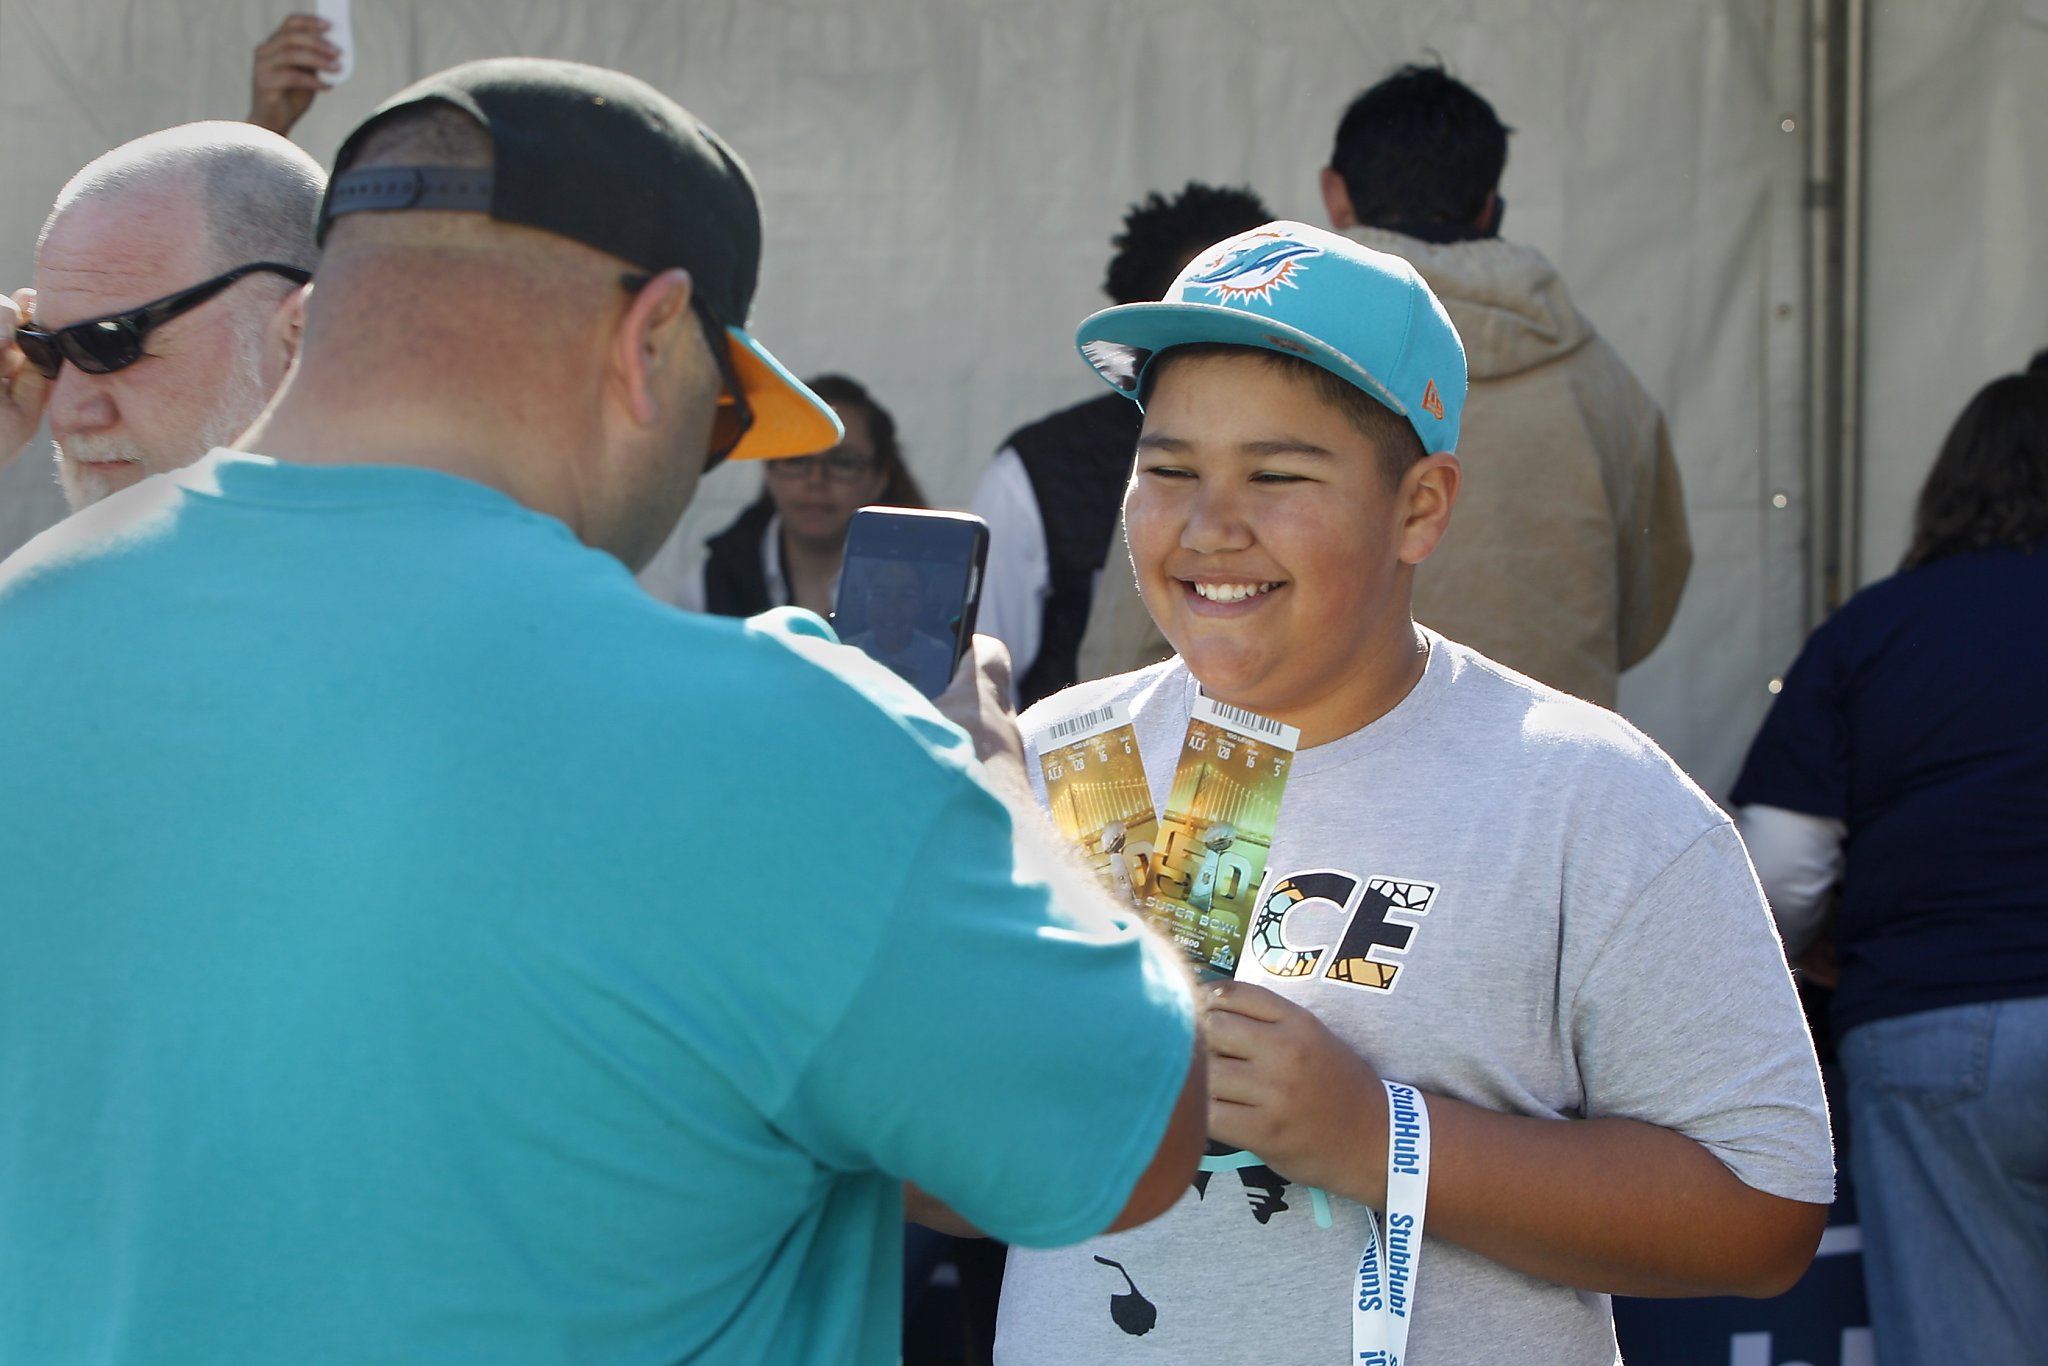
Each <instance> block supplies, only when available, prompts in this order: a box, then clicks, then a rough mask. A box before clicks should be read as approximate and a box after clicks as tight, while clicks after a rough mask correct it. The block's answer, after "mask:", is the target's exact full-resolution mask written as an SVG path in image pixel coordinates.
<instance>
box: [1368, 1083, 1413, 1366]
mask: <svg viewBox="0 0 2048 1366" xmlns="http://www.w3.org/2000/svg"><path fill="white" fill-rule="evenodd" d="M1383 1084H1384V1085H1385V1086H1386V1088H1387V1216H1386V1219H1385V1232H1384V1234H1382V1231H1381V1221H1380V1220H1378V1219H1375V1218H1374V1217H1373V1213H1372V1211H1371V1210H1367V1211H1366V1212H1365V1221H1366V1222H1365V1250H1364V1251H1363V1252H1361V1253H1360V1254H1359V1258H1358V1300H1357V1303H1356V1304H1354V1305H1353V1306H1352V1311H1351V1359H1352V1360H1353V1361H1355V1362H1359V1363H1362V1366H1401V1363H1402V1361H1404V1360H1405V1359H1406V1358H1407V1355H1408V1325H1409V1323H1410V1321H1411V1319H1412V1316H1413V1314H1414V1312H1415V1273H1416V1270H1417V1268H1418V1266H1419V1265H1420V1263H1421V1261H1422V1220H1423V1214H1424V1213H1425V1211H1426V1207H1427V1206H1428V1203H1429V1107H1428V1106H1427V1105H1425V1104H1424V1103H1423V1100H1422V1093H1421V1092H1420V1091H1418V1090H1416V1089H1415V1088H1414V1087H1412V1086H1409V1085H1406V1084H1404V1083H1402V1082H1398V1081H1389V1082H1384V1083H1383Z"/></svg>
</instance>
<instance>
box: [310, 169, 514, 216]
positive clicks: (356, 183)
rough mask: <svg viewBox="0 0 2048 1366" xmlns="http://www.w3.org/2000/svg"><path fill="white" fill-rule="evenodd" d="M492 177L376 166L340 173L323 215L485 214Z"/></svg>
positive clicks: (485, 172) (471, 171) (479, 173)
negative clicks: (406, 211)
mask: <svg viewBox="0 0 2048 1366" xmlns="http://www.w3.org/2000/svg"><path fill="white" fill-rule="evenodd" d="M491 182H492V175H491V172H490V170H489V169H488V168H486V169H482V170H478V169H476V168H474V167H466V166H376V167H372V168H370V169H368V170H362V171H343V172H342V173H341V174H340V175H338V176H336V177H335V178H334V184H333V186H332V187H331V188H330V189H329V190H328V194H327V216H328V217H329V218H339V217H341V216H342V215H343V214H345V213H361V212H362V211H364V210H366V209H468V210H470V211H471V212H474V213H489V212H490V209H491Z"/></svg>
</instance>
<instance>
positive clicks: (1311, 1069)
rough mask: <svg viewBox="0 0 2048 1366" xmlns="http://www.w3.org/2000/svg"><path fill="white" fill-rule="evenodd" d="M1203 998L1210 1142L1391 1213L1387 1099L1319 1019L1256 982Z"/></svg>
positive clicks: (1375, 1078)
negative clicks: (1206, 1024) (1249, 1154)
mask: <svg viewBox="0 0 2048 1366" xmlns="http://www.w3.org/2000/svg"><path fill="white" fill-rule="evenodd" d="M1200 990H1201V991H1202V992H1203V993H1204V994H1205V995H1206V996H1207V998H1208V1005H1209V1012H1208V1019H1209V1136H1210V1137H1211V1138H1214V1139H1216V1140H1218V1141H1219V1142H1223V1143H1228V1144H1231V1145H1232V1146H1234V1147H1238V1148H1244V1149H1247V1150H1249V1151H1251V1152H1254V1153H1257V1154H1258V1155H1259V1156H1260V1157H1261V1158H1262V1159H1264V1160H1265V1162H1266V1163H1267V1165H1269V1166H1271V1167H1272V1168H1273V1169H1274V1170H1275V1171H1277V1172H1279V1173H1280V1174H1281V1175H1283V1176H1285V1177H1286V1178H1287V1179H1288V1180H1290V1181H1299V1182H1302V1183H1304V1184H1307V1185H1311V1186H1319V1187H1321V1188H1322V1189H1324V1190H1326V1191H1332V1192H1335V1193H1337V1194H1339V1195H1343V1196H1346V1197H1348V1198H1350V1199H1353V1200H1357V1201H1359V1202H1360V1203H1361V1204H1367V1205H1371V1206H1373V1207H1375V1208H1379V1207H1381V1206H1383V1205H1384V1204H1385V1203H1386V1187H1387V1172H1386V1165H1387V1093H1386V1090H1385V1088H1383V1087H1382V1086H1381V1085H1380V1078H1379V1074H1378V1073H1377V1072H1375V1071H1374V1070H1373V1068H1372V1065H1371V1064H1370V1063H1368V1062H1366V1060H1365V1059H1364V1058H1361V1057H1360V1056H1358V1054H1356V1053H1354V1052H1353V1051H1352V1050H1351V1047H1350V1046H1349V1045H1348V1044H1346V1043H1345V1042H1344V1041H1343V1040H1342V1039H1339V1038H1338V1037H1337V1036H1336V1035H1335V1034H1332V1033H1331V1032H1330V1031H1329V1029H1328V1028H1327V1027H1326V1026H1325V1025H1324V1024H1323V1022H1322V1021H1321V1020H1318V1019H1317V1018H1316V1017H1315V1016H1314V1015H1312V1014H1310V1013H1309V1012H1308V1011H1306V1010H1304V1009H1302V1008H1301V1007H1300V1006H1298V1005H1295V1004H1294V1003H1293V1002H1292V1001H1289V1000H1287V999H1286V998H1285V997H1283V996H1278V995H1275V994H1274V993H1273V992H1270V991H1268V990H1266V989H1265V988H1264V987H1260V986H1253V985H1252V984H1251V983H1249V982H1217V983H1213V984H1210V985H1206V986H1203V987H1201V988H1200Z"/></svg>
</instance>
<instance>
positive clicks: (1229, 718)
mask: <svg viewBox="0 0 2048 1366" xmlns="http://www.w3.org/2000/svg"><path fill="white" fill-rule="evenodd" d="M1194 715H1195V718H1196V719H1197V720H1201V721H1207V722H1209V723H1210V724H1211V725H1217V726H1222V727H1224V728H1225V729H1228V730H1234V731H1236V732H1237V733H1238V734H1240V735H1253V736H1257V737H1258V738H1260V739H1262V740H1266V741H1269V742H1270V743H1272V744H1274V745H1276V746H1278V747H1279V748H1281V749H1285V750H1295V749H1300V748H1301V731H1300V730H1299V729H1298V728H1297V727H1294V726H1290V725H1287V724H1285V723H1283V722H1280V721H1275V720H1274V719H1273V718H1272V717H1270V716H1261V715H1259V714H1258V713H1257V712H1255V711H1246V710H1245V709H1244V708H1243V707H1233V706H1231V705H1230V704H1229V703H1228V702H1218V701H1217V700H1216V699H1215V698H1213V697H1209V696H1207V695H1205V694H1198V695H1197V696H1196V697H1195V706H1194Z"/></svg>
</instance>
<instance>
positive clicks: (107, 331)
mask: <svg viewBox="0 0 2048 1366" xmlns="http://www.w3.org/2000/svg"><path fill="white" fill-rule="evenodd" d="M258 271H268V272H270V273H271V274H273V275H282V276H284V278H285V279H287V280H290V281H291V282H292V283H293V284H298V285H302V284H304V283H306V281H308V280H310V279H312V278H313V275H312V272H311V271H304V270H300V269H299V268H298V267H297V266H286V265H280V264H279V263H277V262H276V261H252V262H250V263H249V264H248V265H246V266H236V267H235V268H234V269H233V270H231V271H228V272H227V273H226V274H223V275H216V276H214V277H213V278H212V279H211V280H202V281H200V282H199V283H198V284H196V285H193V286H192V287H191V288H190V289H181V290H179V291H178V292H177V293H176V294H166V295H164V297H163V298H161V299H157V300H154V301H152V302H150V303H146V304H143V305H142V306H141V307H140V308H131V309H128V310H127V311H126V312H123V313H109V314H107V315H105V316H104V317H99V318H87V319H86V320H85V321H84V322H82V323H73V324H71V326H69V327H60V328H58V329H57V330H56V331H55V332H46V331H44V330H43V329H42V328H40V327H17V328H15V329H14V340H15V342H16V344H18V345H19V346H20V347H21V353H22V355H23V356H25V357H26V358H27V359H28V363H29V364H30V365H33V366H35V368H36V369H38V370H40V371H42V372H43V376H44V377H45V378H46V379H55V378H57V372H58V371H59V370H61V369H63V367H64V362H65V361H67V360H68V361H70V362H71V363H72V364H73V365H75V366H77V367H78V368H79V369H81V370H83V371H85V372H86V373H87V374H91V375H110V374H112V373H113V372H114V371H116V370H121V369H125V368H126V367H128V366H130V365H133V364H135V362H137V361H139V360H141V359H142V357H143V355H144V352H143V349H142V347H143V343H145V342H147V341H148V340H149V334H150V333H152V332H154V331H156V329H158V328H159V327H162V326H163V325H164V324H165V323H167V322H169V321H170V320H171V319H173V318H175V317H178V316H179V315H181V314H185V313H189V312H191V311H192V310H193V309H195V308H197V307H199V305H201V304H203V303H205V302H206V301H207V300H208V299H211V298H212V297H213V296H214V295H216V294H218V293H220V292H221V291H222V290H224V289H226V288H227V287H228V286H229V285H231V284H233V283H234V282H235V281H237V280H239V279H241V278H242V277H243V276H244V275H254V274H256V273H257V272H258Z"/></svg>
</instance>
